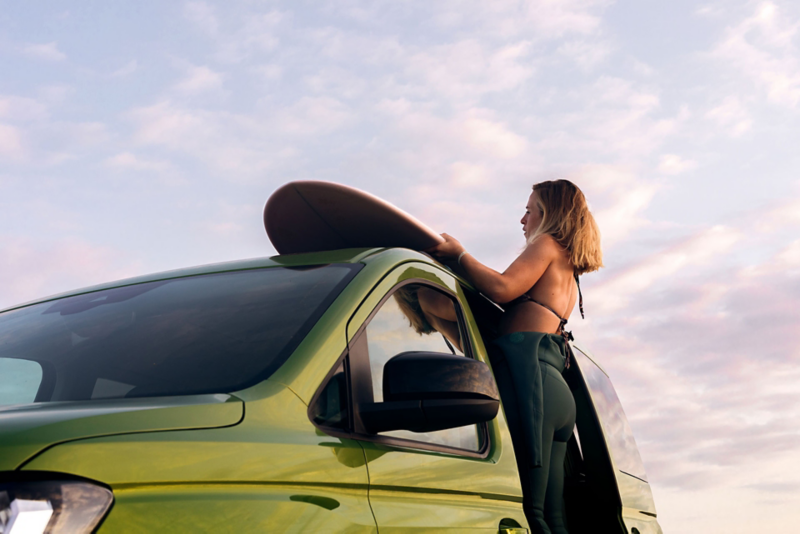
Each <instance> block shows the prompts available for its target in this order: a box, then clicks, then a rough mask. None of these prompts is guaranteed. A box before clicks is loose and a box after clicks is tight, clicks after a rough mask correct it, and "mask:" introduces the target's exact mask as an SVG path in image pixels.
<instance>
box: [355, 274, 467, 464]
mask: <svg viewBox="0 0 800 534" xmlns="http://www.w3.org/2000/svg"><path fill="white" fill-rule="evenodd" d="M429 312H430V313H429ZM460 316H461V313H460V311H459V307H458V305H457V303H456V302H455V300H454V299H453V298H452V297H451V296H450V295H447V294H445V293H444V292H441V291H438V290H436V289H434V288H432V287H431V286H428V285H424V284H416V283H415V284H407V285H404V286H401V287H399V288H397V289H396V290H395V292H394V293H393V294H392V297H391V298H389V299H388V300H386V301H385V302H384V303H383V305H382V306H381V308H380V309H379V311H378V312H377V314H375V315H374V316H373V318H372V319H371V321H370V323H369V324H368V325H367V328H366V337H367V346H368V351H369V364H370V373H371V378H372V389H373V398H374V402H383V369H384V365H386V362H387V361H389V359H391V358H392V357H394V356H396V355H398V354H400V353H402V352H409V351H425V352H439V353H447V354H456V355H459V356H464V347H465V346H466V345H465V341H464V340H465V339H466V336H465V335H464V333H463V331H462V328H461V326H460ZM467 352H469V351H467ZM381 435H386V436H392V437H397V438H403V439H410V440H414V441H423V442H426V443H433V444H438V445H443V446H447V447H455V448H459V449H467V450H470V451H478V450H480V449H481V446H482V439H483V426H482V425H470V426H465V427H461V428H453V429H447V430H441V431H437V432H426V433H416V432H410V431H407V430H395V431H391V432H383V433H381Z"/></svg>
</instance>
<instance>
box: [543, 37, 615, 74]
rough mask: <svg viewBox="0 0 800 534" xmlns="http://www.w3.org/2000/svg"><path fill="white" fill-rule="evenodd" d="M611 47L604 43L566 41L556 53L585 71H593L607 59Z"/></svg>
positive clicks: (611, 49)
mask: <svg viewBox="0 0 800 534" xmlns="http://www.w3.org/2000/svg"><path fill="white" fill-rule="evenodd" d="M612 51H613V47H612V46H611V45H609V44H608V43H605V42H598V41H588V40H576V41H567V42H565V43H564V44H562V45H560V46H559V47H558V50H557V52H558V53H559V54H561V55H563V56H565V57H567V58H569V59H571V60H572V61H574V62H575V64H576V65H578V66H579V67H580V68H582V69H585V70H590V69H593V68H594V67H596V66H598V65H599V64H601V63H602V62H603V61H605V60H606V58H608V56H609V55H610V54H611V52H612Z"/></svg>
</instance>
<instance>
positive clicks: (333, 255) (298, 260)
mask: <svg viewBox="0 0 800 534" xmlns="http://www.w3.org/2000/svg"><path fill="white" fill-rule="evenodd" d="M390 250H391V251H392V252H393V253H395V254H397V253H400V254H401V255H403V256H407V259H417V260H419V259H428V260H429V261H430V259H429V258H427V256H424V255H422V254H421V253H419V252H415V251H413V250H409V249H401V248H392V249H387V248H349V249H339V250H327V251H320V252H309V253H305V254H284V255H278V256H270V257H263V258H251V259H245V260H235V261H227V262H222V263H211V264H208V265H198V266H194V267H184V268H181V269H174V270H170V271H163V272H158V273H152V274H145V275H142V276H136V277H133V278H125V279H122V280H115V281H112V282H105V283H103V284H97V285H94V286H89V287H83V288H79V289H74V290H72V291H66V292H64V293H58V294H55V295H50V296H47V297H42V298H39V299H35V300H32V301H29V302H25V303H21V304H15V305H13V306H10V307H8V308H5V309H2V310H0V313H2V312H6V311H11V310H15V309H18V308H23V307H25V306H30V305H32V304H39V303H42V302H48V301H51V300H56V299H60V298H64V297H69V296H74V295H83V294H86V293H93V292H95V291H101V290H104V289H111V288H115V287H123V286H132V285H136V284H142V283H145V282H156V281H159V280H169V279H171V278H183V277H186V276H196V275H201V274H212V273H221V272H228V271H244V270H248V269H261V268H264V267H300V266H305V265H324V264H328V263H359V262H361V263H366V262H367V261H368V258H370V257H371V256H376V255H380V254H381V253H383V252H387V251H390Z"/></svg>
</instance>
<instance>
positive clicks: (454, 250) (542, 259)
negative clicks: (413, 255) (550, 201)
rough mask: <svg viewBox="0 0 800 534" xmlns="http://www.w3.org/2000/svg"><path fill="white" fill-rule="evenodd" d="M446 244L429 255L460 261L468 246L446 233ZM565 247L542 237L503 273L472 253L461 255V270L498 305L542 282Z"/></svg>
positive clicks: (431, 251) (548, 237)
mask: <svg viewBox="0 0 800 534" xmlns="http://www.w3.org/2000/svg"><path fill="white" fill-rule="evenodd" d="M442 237H443V238H444V239H445V242H444V243H442V244H440V245H437V246H436V247H434V248H432V249H429V250H428V251H427V252H429V253H430V254H432V255H433V256H435V257H437V258H440V259H453V258H458V256H459V255H461V253H462V252H464V247H463V245H461V243H459V242H458V240H456V239H455V238H453V237H452V236H450V235H448V234H442ZM559 253H561V248H560V247H559V245H558V244H557V243H556V242H555V240H554V239H553V238H552V237H550V236H548V235H543V236H540V237H539V238H538V239H536V241H534V242H533V243H531V244H530V245H528V246H527V247H526V248H525V250H523V251H522V254H520V255H519V257H517V259H516V260H514V262H513V263H512V264H511V265H509V266H508V268H507V269H506V270H505V271H504V272H503V273H498V272H497V271H495V270H494V269H492V268H491V267H487V266H486V265H484V264H482V263H481V262H479V261H478V260H477V259H475V258H474V257H473V256H472V255H471V254H469V253H465V254H464V255H463V256H461V262H460V263H461V267H462V268H463V269H464V271H465V272H466V274H467V276H468V277H469V279H470V280H471V281H472V283H473V284H474V285H475V287H476V288H478V290H479V291H480V292H481V293H483V294H484V295H486V296H487V297H489V298H490V299H492V300H493V301H495V302H498V303H500V304H503V303H505V302H510V301H512V300H514V299H515V298H517V297H519V296H520V295H522V294H523V293H525V292H526V291H528V290H529V289H530V288H531V287H533V285H534V284H535V283H536V282H538V281H539V278H541V277H542V275H543V274H544V272H545V271H546V270H547V267H548V266H550V264H551V263H552V262H553V260H555V259H556V258H557V257H558V256H557V255H558V254H559Z"/></svg>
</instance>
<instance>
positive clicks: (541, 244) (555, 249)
mask: <svg viewBox="0 0 800 534" xmlns="http://www.w3.org/2000/svg"><path fill="white" fill-rule="evenodd" d="M525 253H528V254H531V255H536V256H547V257H553V258H554V257H557V256H560V255H562V254H563V253H564V247H562V246H561V245H559V244H558V241H556V240H555V238H554V237H553V236H551V235H550V234H541V235H539V236H537V237H536V238H535V239H534V240H533V241H532V242H531V243H530V244H529V245H528V246H527V247H525V250H524V251H523V254H525Z"/></svg>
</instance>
